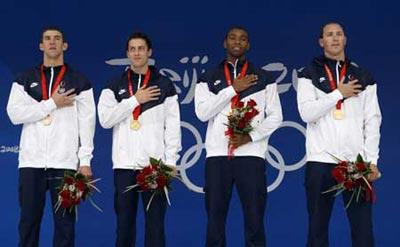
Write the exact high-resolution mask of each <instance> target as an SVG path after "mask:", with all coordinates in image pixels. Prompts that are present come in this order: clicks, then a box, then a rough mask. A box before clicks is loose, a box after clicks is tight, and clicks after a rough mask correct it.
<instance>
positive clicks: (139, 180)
mask: <svg viewBox="0 0 400 247" xmlns="http://www.w3.org/2000/svg"><path fill="white" fill-rule="evenodd" d="M145 180H146V176H145V175H144V174H143V173H142V172H141V173H139V174H138V175H137V176H136V181H137V183H138V184H139V185H142V184H144V183H145Z"/></svg>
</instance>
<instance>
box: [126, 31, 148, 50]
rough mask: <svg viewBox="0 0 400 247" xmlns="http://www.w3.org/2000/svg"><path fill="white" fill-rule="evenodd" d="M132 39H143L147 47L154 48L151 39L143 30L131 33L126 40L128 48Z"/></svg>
mask: <svg viewBox="0 0 400 247" xmlns="http://www.w3.org/2000/svg"><path fill="white" fill-rule="evenodd" d="M132 39H143V40H144V42H145V43H146V45H147V48H148V49H152V45H151V40H150V38H149V36H147V35H146V34H145V33H142V32H134V33H132V34H131V35H129V37H128V39H127V40H126V50H128V49H129V42H130V41H131V40H132Z"/></svg>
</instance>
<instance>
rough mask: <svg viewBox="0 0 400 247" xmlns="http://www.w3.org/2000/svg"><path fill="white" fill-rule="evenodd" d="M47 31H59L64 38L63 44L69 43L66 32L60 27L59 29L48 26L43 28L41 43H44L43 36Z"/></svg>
mask: <svg viewBox="0 0 400 247" xmlns="http://www.w3.org/2000/svg"><path fill="white" fill-rule="evenodd" d="M47 31H57V32H59V33H61V37H62V40H63V42H64V43H66V42H67V39H66V38H65V34H64V31H63V30H62V29H61V28H60V27H57V26H46V27H44V28H42V33H41V37H40V43H42V42H43V34H44V33H45V32H47Z"/></svg>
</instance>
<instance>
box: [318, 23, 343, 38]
mask: <svg viewBox="0 0 400 247" xmlns="http://www.w3.org/2000/svg"><path fill="white" fill-rule="evenodd" d="M331 24H335V25H339V26H340V27H341V28H342V30H343V32H344V26H343V25H342V23H340V22H337V21H330V22H326V23H325V24H324V25H322V26H321V29H320V31H319V38H320V39H322V38H323V37H324V28H325V27H326V26H328V25H331Z"/></svg>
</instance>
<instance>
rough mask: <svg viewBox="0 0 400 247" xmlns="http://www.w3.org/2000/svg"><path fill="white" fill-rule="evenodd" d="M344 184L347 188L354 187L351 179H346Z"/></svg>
mask: <svg viewBox="0 0 400 247" xmlns="http://www.w3.org/2000/svg"><path fill="white" fill-rule="evenodd" d="M343 186H344V187H345V188H346V189H347V190H351V189H352V188H353V187H354V182H353V181H351V180H346V181H345V182H344V183H343Z"/></svg>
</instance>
